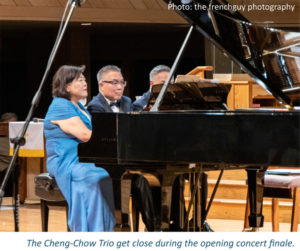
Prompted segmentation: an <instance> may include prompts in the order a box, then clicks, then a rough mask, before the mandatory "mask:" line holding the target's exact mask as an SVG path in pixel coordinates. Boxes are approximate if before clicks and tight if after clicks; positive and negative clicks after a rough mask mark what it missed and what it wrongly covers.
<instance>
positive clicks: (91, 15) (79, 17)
mask: <svg viewBox="0 0 300 251" xmlns="http://www.w3.org/2000/svg"><path fill="white" fill-rule="evenodd" d="M62 14H63V8H49V7H11V6H0V20H35V21H60V19H61V16H62ZM71 21H72V22H112V23H116V22H129V23H170V24H183V23H186V21H185V20H184V19H182V18H181V17H180V16H179V15H177V14H176V13H175V12H172V11H168V10H165V11H162V10H135V9H131V10H130V9H129V10H126V11H124V9H99V8H77V9H76V10H75V11H74V14H73V16H72V18H71Z"/></svg>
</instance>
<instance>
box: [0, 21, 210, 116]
mask: <svg viewBox="0 0 300 251" xmlns="http://www.w3.org/2000/svg"><path fill="white" fill-rule="evenodd" d="M58 27H59V23H54V22H51V23H50V22H2V23H1V24H0V114H3V113H5V112H15V113H17V114H18V116H19V120H24V119H25V117H26V115H27V113H28V110H29V108H30V103H31V100H32V98H33V96H34V94H35V92H36V91H37V89H38V86H39V84H40V82H41V79H42V76H43V74H44V71H45V68H46V64H47V61H48V58H49V55H50V52H51V50H52V47H53V44H54V41H55V38H56V34H57V30H58ZM187 31H188V27H187V26H185V25H161V24H160V25H157V24H93V25H91V26H82V25H80V24H79V23H72V24H70V25H69V27H68V29H67V31H66V34H65V36H64V38H63V40H62V44H61V46H60V48H59V50H58V52H57V56H56V58H55V60H54V64H53V65H52V68H51V72H50V74H49V76H48V78H47V81H46V84H45V88H44V89H43V93H42V96H41V101H40V103H39V106H38V108H37V109H36V111H35V114H34V117H40V118H43V117H44V116H45V114H46V111H47V108H48V106H49V104H50V102H51V100H52V96H51V80H52V76H53V74H54V73H55V71H56V70H57V69H58V68H59V66H61V65H63V64H72V65H82V64H84V65H86V66H87V69H86V72H85V75H86V77H87V81H88V85H89V98H88V100H90V99H91V97H92V96H94V95H96V94H97V92H98V85H97V80H96V73H97V71H98V70H99V68H100V67H102V66H104V65H106V64H115V65H118V66H119V67H121V69H122V72H123V75H124V78H125V79H126V80H127V83H128V84H127V87H126V89H125V95H127V96H129V97H131V98H132V99H133V100H134V99H135V98H134V97H135V96H137V95H141V94H142V93H144V92H145V91H147V90H148V88H149V71H150V70H151V69H152V68H153V67H154V66H156V65H158V64H166V65H168V66H170V67H171V66H172V63H173V61H174V59H175V57H176V55H177V53H178V51H179V49H180V47H181V44H182V42H183V40H184V38H185V35H186V33H187ZM204 47H205V46H204V38H203V37H202V36H201V35H200V34H199V33H198V32H194V33H193V35H192V38H191V40H190V42H189V44H188V47H187V50H186V51H185V53H184V56H183V59H182V61H181V63H180V64H179V66H178V69H177V72H176V74H175V75H177V74H186V73H187V72H189V71H190V70H192V69H193V68H194V67H196V66H200V65H205V51H204Z"/></svg>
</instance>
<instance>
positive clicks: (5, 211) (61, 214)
mask: <svg viewBox="0 0 300 251" xmlns="http://www.w3.org/2000/svg"><path fill="white" fill-rule="evenodd" d="M11 205H12V198H10V197H4V199H3V203H2V207H1V208H0V232H13V231H14V217H13V209H12V206H11ZM49 217H50V219H49V231H50V232H66V231H67V224H66V212H65V209H64V208H63V207H52V208H50V215H49ZM207 222H208V223H209V224H210V226H211V228H212V229H213V230H214V231H216V232H241V231H242V229H243V224H244V223H243V221H239V220H222V219H221V220H220V219H208V220H207ZM289 228H290V224H288V223H280V231H282V232H288V231H289ZM19 229H20V232H41V231H42V228H41V213H40V204H39V201H26V203H25V204H23V205H20V208H19ZM141 230H143V229H141ZM259 231H260V232H270V231H272V226H271V223H270V222H265V226H264V227H263V228H261V229H260V230H259ZM299 231H300V226H299V227H298V232H299Z"/></svg>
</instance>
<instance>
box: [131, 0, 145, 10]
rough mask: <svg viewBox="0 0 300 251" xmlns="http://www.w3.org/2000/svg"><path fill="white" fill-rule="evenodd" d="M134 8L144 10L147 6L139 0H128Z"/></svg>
mask: <svg viewBox="0 0 300 251" xmlns="http://www.w3.org/2000/svg"><path fill="white" fill-rule="evenodd" d="M129 1H130V2H131V4H132V5H133V7H134V8H135V9H139V10H145V9H147V6H146V5H145V3H144V2H143V1H141V0H129Z"/></svg>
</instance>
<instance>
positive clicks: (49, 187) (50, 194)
mask: <svg viewBox="0 0 300 251" xmlns="http://www.w3.org/2000/svg"><path fill="white" fill-rule="evenodd" d="M34 182H35V195H36V196H37V197H39V198H40V200H41V217H42V231H43V232H48V220H49V206H64V207H65V208H66V215H67V219H68V204H67V201H66V200H65V197H64V196H63V194H62V193H61V191H60V190H59V188H58V186H57V184H56V181H55V178H54V177H52V176H51V175H50V174H49V173H41V174H38V175H37V176H35V178H34ZM67 230H68V231H70V230H69V227H68V229H67Z"/></svg>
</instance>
